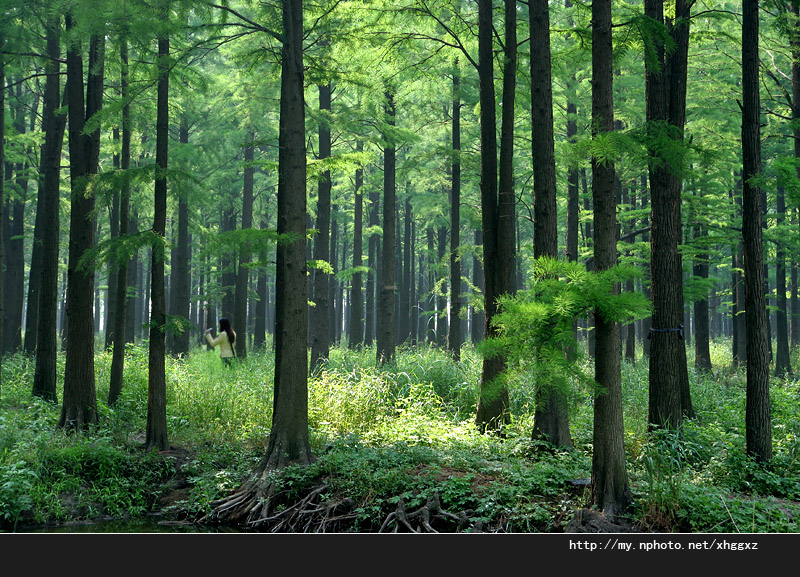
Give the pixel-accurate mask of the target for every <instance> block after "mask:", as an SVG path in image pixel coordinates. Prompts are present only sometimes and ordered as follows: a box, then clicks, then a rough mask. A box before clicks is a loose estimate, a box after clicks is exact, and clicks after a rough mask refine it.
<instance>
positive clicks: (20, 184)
mask: <svg viewBox="0 0 800 577" xmlns="http://www.w3.org/2000/svg"><path fill="white" fill-rule="evenodd" d="M9 109H10V110H9V112H11V117H12V123H13V125H14V129H15V131H16V133H17V134H21V135H24V134H25V132H26V126H25V112H26V110H27V107H26V106H25V103H24V102H23V94H22V85H21V84H18V85H17V93H16V95H15V98H14V99H13V100H11V101H10V103H9ZM6 174H7V175H8V176H7V178H8V179H9V180H11V179H12V176H13V179H14V184H15V185H16V186H15V188H16V194H15V195H14V196H12V197H10V198H9V199H8V200H7V206H6V210H7V211H8V212H7V213H6V222H4V223H3V224H4V230H3V232H4V233H5V234H6V238H5V239H4V243H5V247H6V248H5V263H4V269H5V270H4V271H3V284H4V285H5V288H4V289H3V295H4V298H5V303H4V304H3V311H4V315H3V318H2V322H3V323H4V324H5V327H4V329H3V337H4V339H5V340H4V341H3V352H5V353H13V352H16V351H19V350H20V349H22V308H23V302H24V300H25V243H24V236H25V222H24V220H25V204H26V197H27V193H28V177H27V163H26V162H24V161H22V162H8V163H6Z"/></svg>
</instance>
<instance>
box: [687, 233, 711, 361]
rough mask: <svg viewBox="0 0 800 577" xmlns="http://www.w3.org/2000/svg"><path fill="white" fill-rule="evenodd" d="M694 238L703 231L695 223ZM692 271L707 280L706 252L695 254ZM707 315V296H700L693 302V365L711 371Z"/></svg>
mask: <svg viewBox="0 0 800 577" xmlns="http://www.w3.org/2000/svg"><path fill="white" fill-rule="evenodd" d="M694 235H695V239H700V238H703V236H704V235H705V231H704V230H703V228H702V226H700V225H696V226H695V228H694ZM692 269H693V270H692V272H693V273H694V275H695V276H696V277H697V278H698V279H700V281H701V282H705V281H707V280H708V274H709V270H708V269H709V266H708V254H706V253H699V254H697V255H696V256H695V258H694V262H693V263H692ZM708 317H709V315H708V296H707V294H706V295H705V298H700V299H698V300H696V301H695V302H694V323H695V329H694V337H695V338H694V359H695V360H694V366H695V368H696V369H697V370H698V371H709V372H710V371H711V369H712V366H711V349H710V346H709V338H710V336H709V333H710V330H709V318H708Z"/></svg>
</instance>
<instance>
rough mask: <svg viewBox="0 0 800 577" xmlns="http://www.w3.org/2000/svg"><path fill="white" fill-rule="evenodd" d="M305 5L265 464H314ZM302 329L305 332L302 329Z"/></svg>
mask: <svg viewBox="0 0 800 577" xmlns="http://www.w3.org/2000/svg"><path fill="white" fill-rule="evenodd" d="M302 10H303V4H302V1H301V0H286V1H285V2H284V3H283V22H284V42H283V50H282V68H281V123H280V126H281V130H280V136H279V139H280V146H279V149H280V152H279V158H278V164H279V183H278V234H279V235H283V234H288V235H291V236H292V237H293V238H294V239H295V240H294V241H292V242H285V243H284V242H282V243H279V244H278V250H277V272H278V274H277V277H276V303H275V305H276V315H275V322H276V326H275V333H276V334H275V340H276V342H275V398H274V403H273V405H274V409H273V415H274V416H273V423H272V430H271V432H270V438H269V446H268V448H267V455H266V457H265V459H264V465H265V466H266V467H267V468H269V467H271V466H276V467H280V466H282V465H283V464H285V463H286V462H289V461H297V462H300V463H308V462H310V460H311V447H310V444H309V432H308V380H307V379H308V360H307V359H308V356H307V349H306V345H305V340H306V337H305V335H306V331H305V330H303V328H304V327H305V326H307V325H308V306H307V303H306V294H307V293H306V284H307V280H306V272H307V267H306V262H305V234H306V226H305V215H306V149H305V120H304V118H305V114H304V110H303V18H302V14H303V12H302ZM298 329H299V330H298Z"/></svg>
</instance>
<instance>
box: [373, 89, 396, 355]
mask: <svg viewBox="0 0 800 577" xmlns="http://www.w3.org/2000/svg"><path fill="white" fill-rule="evenodd" d="M385 114H386V123H387V125H388V126H389V130H391V127H393V126H394V125H395V103H394V92H393V90H392V89H390V88H387V90H386V104H385ZM393 137H394V136H393V135H391V134H389V135H387V136H386V142H385V143H384V148H383V240H382V245H383V246H382V249H383V252H382V256H381V281H380V287H379V288H380V295H379V302H378V330H377V333H378V334H377V337H378V338H377V351H376V359H377V362H378V363H379V364H384V363H390V362H392V361H393V360H394V349H395V342H394V292H395V289H396V287H395V278H394V277H395V275H394V265H395V263H394V250H395V226H396V215H395V193H396V191H395V166H396V158H395V154H396V149H395V143H394V142H393V141H392V138H393Z"/></svg>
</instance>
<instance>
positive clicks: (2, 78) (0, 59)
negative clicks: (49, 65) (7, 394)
mask: <svg viewBox="0 0 800 577" xmlns="http://www.w3.org/2000/svg"><path fill="white" fill-rule="evenodd" d="M5 44H6V38H5V35H0V87H5V85H6V59H5V56H4V54H3V49H4V48H5ZM5 126H6V91H5V90H0V171H2V170H3V165H4V164H5V158H6V152H5V142H6V139H5ZM5 202H6V201H5V179H3V178H0V223H1V222H3V220H4V219H5V216H4V214H3V212H4V210H5ZM4 244H5V243H4V242H3V235H2V234H0V263H2V262H3V252H4V248H5V247H4V246H3V245H4ZM3 293H4V291H3V283H1V282H0V319H2V318H3V313H4V311H3V298H4V294H3ZM2 342H3V323H2V320H0V375H2V370H3V352H2V348H1V347H2ZM2 385H3V381H2V377H0V390H2Z"/></svg>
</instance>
